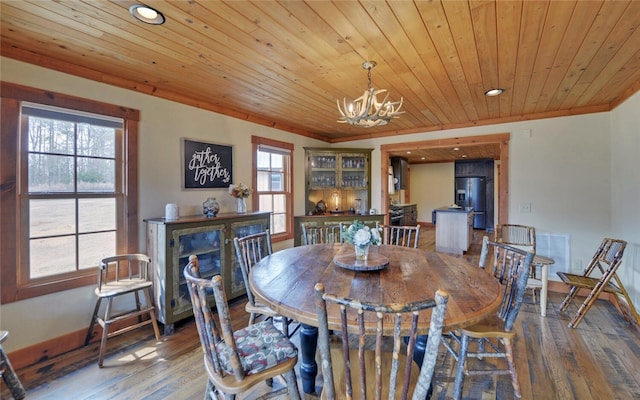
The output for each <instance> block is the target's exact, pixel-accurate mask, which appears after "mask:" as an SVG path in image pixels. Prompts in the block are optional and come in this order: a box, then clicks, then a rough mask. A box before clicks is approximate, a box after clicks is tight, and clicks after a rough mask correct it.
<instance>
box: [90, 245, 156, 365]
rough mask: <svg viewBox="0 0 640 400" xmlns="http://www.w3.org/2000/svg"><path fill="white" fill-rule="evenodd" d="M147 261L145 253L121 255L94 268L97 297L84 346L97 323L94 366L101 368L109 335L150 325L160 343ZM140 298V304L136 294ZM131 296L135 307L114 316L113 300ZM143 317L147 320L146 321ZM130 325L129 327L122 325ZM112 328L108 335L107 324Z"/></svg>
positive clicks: (101, 262) (103, 261) (149, 260)
mask: <svg viewBox="0 0 640 400" xmlns="http://www.w3.org/2000/svg"><path fill="white" fill-rule="evenodd" d="M150 263H151V259H150V258H149V256H147V255H146V254H121V255H117V256H113V257H107V258H103V259H102V260H100V266H99V268H98V286H97V287H96V288H95V291H94V292H95V295H96V297H97V298H98V299H97V301H96V305H95V307H94V310H93V314H92V315H91V322H90V323H89V329H87V335H86V337H85V340H84V345H85V346H88V345H89V342H90V341H91V336H92V335H93V327H94V325H95V323H96V322H97V323H98V324H99V325H100V326H101V327H102V339H101V341H100V350H99V353H98V366H99V367H102V365H103V362H104V356H105V352H106V348H107V339H108V338H110V337H113V336H117V335H120V334H122V333H125V332H129V331H131V330H133V329H137V328H140V327H143V326H145V325H149V324H151V325H153V332H154V334H155V335H156V340H158V341H160V330H159V329H158V322H157V321H156V314H155V307H154V306H153V302H152V301H151V293H150V289H151V286H152V285H153V283H152V282H151V279H150V275H149V264H150ZM141 294H142V295H143V296H144V299H145V301H144V303H142V302H141V301H140V295H141ZM132 296H133V300H134V301H135V308H133V309H130V310H127V311H123V312H118V313H114V310H113V301H114V299H116V298H118V297H120V298H122V297H129V298H131V297H132ZM103 300H106V301H107V305H106V307H105V310H104V314H102V315H99V311H100V305H101V303H102V301H103ZM144 317H147V318H146V319H145V318H144ZM125 322H130V324H129V325H124V326H123V325H122V324H123V323H125ZM112 324H114V325H116V330H114V331H111V332H110V327H111V325H112Z"/></svg>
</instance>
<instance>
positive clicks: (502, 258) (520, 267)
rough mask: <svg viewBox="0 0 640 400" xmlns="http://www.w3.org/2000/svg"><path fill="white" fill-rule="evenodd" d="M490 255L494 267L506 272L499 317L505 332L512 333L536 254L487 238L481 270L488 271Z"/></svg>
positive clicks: (484, 244)
mask: <svg viewBox="0 0 640 400" xmlns="http://www.w3.org/2000/svg"><path fill="white" fill-rule="evenodd" d="M492 248H493V251H492V250H491V249H492ZM489 255H493V257H492V258H493V263H494V264H493V265H494V266H495V265H498V268H499V269H500V270H502V271H504V273H503V274H502V280H501V283H502V284H503V285H504V292H503V296H502V301H501V303H500V309H499V310H498V316H499V317H500V318H501V319H502V320H503V321H505V330H506V331H511V329H513V325H514V323H515V320H516V318H517V316H518V312H519V311H520V306H521V305H522V299H523V297H524V294H525V292H526V289H527V279H528V277H529V270H530V269H531V263H532V262H533V258H534V257H535V253H534V252H533V251H532V250H529V251H525V250H523V249H520V248H517V247H514V246H510V245H508V244H504V243H499V242H492V241H490V240H489V238H488V237H487V236H485V237H484V238H482V251H481V253H480V267H481V268H483V269H486V266H487V261H488V260H489Z"/></svg>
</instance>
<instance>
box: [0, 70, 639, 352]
mask: <svg viewBox="0 0 640 400" xmlns="http://www.w3.org/2000/svg"><path fill="white" fill-rule="evenodd" d="M0 61H1V62H2V64H1V70H0V73H1V76H2V79H3V80H5V81H9V82H14V83H18V84H23V85H27V86H32V87H37V88H42V89H48V90H52V91H56V92H61V93H67V94H71V95H75V96H80V97H85V98H90V99H94V100H99V101H102V102H107V103H112V104H118V105H122V106H126V107H131V108H135V109H138V110H140V112H141V113H140V115H141V123H140V166H139V167H140V187H141V191H140V217H141V219H140V243H141V246H143V247H144V241H145V239H144V232H145V231H144V223H143V221H142V219H144V218H148V217H157V216H162V215H163V212H164V205H165V204H166V203H168V202H176V203H178V204H179V206H180V209H181V214H183V215H184V214H188V213H195V212H196V210H198V209H199V207H200V205H201V203H202V201H203V200H204V199H205V198H206V197H207V196H215V197H217V198H218V200H220V201H221V204H222V209H223V211H224V210H229V211H231V210H233V204H232V202H231V199H230V198H229V196H228V194H227V193H226V190H223V189H220V190H211V191H184V190H181V189H180V176H179V171H180V138H182V137H188V138H196V139H203V140H210V141H212V142H215V143H222V144H229V145H232V146H233V147H234V165H236V166H237V165H240V164H239V162H244V160H246V162H247V163H248V162H249V160H251V155H250V145H249V143H250V136H251V135H259V136H264V137H269V138H274V139H277V140H283V141H287V142H290V143H293V144H294V145H295V158H294V171H296V175H295V180H294V185H295V193H294V195H295V204H294V207H295V213H296V214H301V213H302V212H303V211H304V202H305V199H304V174H303V171H304V151H303V149H302V147H303V146H327V144H326V143H323V142H319V141H315V140H311V139H307V138H304V137H301V136H297V135H293V134H289V133H287V132H282V131H279V130H276V129H272V128H268V127H264V126H261V125H255V124H252V123H248V122H245V121H240V120H236V119H233V118H229V117H226V116H222V115H218V114H215V113H211V112H207V111H203V110H199V109H195V108H193V107H187V106H184V105H180V104H177V103H173V102H170V101H166V100H162V99H157V98H154V97H151V96H147V95H143V94H139V93H135V92H131V91H127V90H123V89H119V88H116V87H112V86H108V85H104V84H100V83H96V82H93V81H89V80H86V79H80V78H75V77H72V76H69V75H66V74H61V73H58V72H55V71H51V70H45V69H42V68H39V67H35V66H31V65H29V64H24V63H20V62H16V61H13V60H10V59H6V58H2V59H1V60H0ZM639 103H640V94H636V95H635V96H634V97H633V98H632V99H630V100H628V101H627V102H625V104H623V105H622V106H621V107H619V108H618V109H616V110H615V112H613V113H599V114H591V115H584V116H573V117H564V118H553V119H547V120H538V121H526V122H520V123H510V124H500V125H491V126H484V127H474V128H467V129H456V130H450V131H442V132H430V133H423V134H413V135H406V136H402V137H401V138H400V139H399V138H398V137H397V136H395V137H390V138H382V139H371V140H363V141H354V142H349V143H341V144H339V145H338V147H345V146H346V147H372V148H374V149H375V150H374V152H373V155H372V171H373V179H372V205H371V207H374V208H378V209H379V208H380V204H381V198H382V196H383V195H386V194H383V193H381V184H380V177H381V173H382V172H383V171H381V160H380V150H379V149H380V145H381V144H387V143H392V142H398V141H402V142H411V141H419V140H431V139H439V138H450V137H459V136H473V135H486V134H494V133H504V132H510V133H511V135H512V138H511V145H510V152H511V159H510V165H509V167H510V198H509V214H510V215H511V221H513V222H518V223H523V224H531V225H535V226H536V227H539V229H540V230H541V231H547V232H551V233H563V234H568V235H569V236H570V238H571V258H572V260H574V262H575V260H582V261H583V263H584V262H585V261H586V260H588V258H589V257H590V256H591V255H592V254H593V251H594V250H595V248H596V247H597V245H598V244H599V242H600V241H601V240H602V238H603V237H604V236H606V235H614V236H616V235H617V236H618V237H620V238H622V239H625V240H628V241H630V242H632V243H633V246H635V247H634V248H636V249H637V248H638V243H640V237H639V235H640V229H638V228H639V227H640V221H639V218H640V217H639V216H638V215H639V214H640V213H638V211H637V209H635V208H630V207H629V206H628V205H629V204H632V205H635V207H636V208H637V204H638V199H639V193H640V179H638V178H637V172H635V171H637V163H636V161H635V160H636V158H637V155H638V154H640V143H639V142H640V139H639V136H640V135H639V134H638V128H637V127H638V126H640V120H639V118H640V117H639V116H638V114H639V113H638V112H637V110H638V109H640V104H639ZM612 137H613V138H615V139H616V141H612V140H611V138H612ZM622 143H624V144H622ZM244 165H248V164H244ZM436 168H437V167H436ZM444 169H446V166H443V171H436V172H432V171H414V170H413V169H412V179H414V176H415V177H420V176H421V175H423V176H427V177H428V178H429V179H434V180H437V181H438V182H442V183H443V182H445V181H446V180H448V179H449V174H450V177H451V181H452V180H453V171H452V169H451V172H450V173H449V172H446V171H444ZM384 173H385V175H384V176H385V177H386V171H384ZM414 174H415V175H414ZM234 175H235V177H234V180H235V181H236V182H239V181H241V182H245V183H247V182H250V181H251V171H250V168H235V170H234ZM451 185H452V183H451ZM452 192H453V189H452V187H451V190H449V193H452ZM443 193H444V192H443ZM412 196H415V199H413V198H412V199H411V200H412V202H419V203H423V202H425V203H424V204H425V206H419V213H420V214H419V219H420V220H427V221H430V219H431V218H430V209H432V208H433V207H435V205H436V204H438V206H439V205H442V202H443V200H444V204H447V203H449V202H450V200H451V198H450V197H449V198H447V197H446V196H444V197H442V198H431V197H430V196H431V194H430V193H429V192H428V191H423V190H418V191H416V193H415V194H414V191H413V190H412ZM523 202H527V203H531V213H529V214H522V213H519V211H518V205H519V204H520V203H523ZM425 212H426V213H427V217H425V216H424V213H425ZM630 215H631V217H630ZM286 245H290V243H285V244H279V247H278V248H281V247H282V246H286ZM635 251H636V253H637V252H638V250H635ZM627 256H628V255H627ZM639 259H640V256H638V255H637V254H636V255H635V258H633V260H635V261H633V263H631V262H630V261H627V262H629V263H631V264H632V265H634V267H633V270H631V271H629V272H628V274H629V275H628V276H627V278H628V279H629V281H631V282H635V284H634V285H633V286H631V285H630V286H629V287H627V289H628V290H629V291H630V292H631V293H632V296H634V301H635V304H636V306H640V294H639V293H638V292H639V291H640V283H639V282H638V275H639V274H640V272H638V270H639V268H638V260H639ZM571 268H572V266H567V269H571ZM92 290H93V288H92V287H90V286H87V287H84V288H79V289H75V290H70V291H66V292H63V293H58V294H54V295H50V296H42V297H39V298H35V299H29V300H25V301H20V302H16V303H11V304H7V305H2V306H0V327H1V328H2V329H7V330H10V331H11V340H10V341H9V342H7V343H5V348H6V349H7V350H8V351H12V350H15V349H20V348H24V347H27V346H30V345H33V344H35V343H39V342H42V341H45V340H48V339H51V338H55V337H58V336H61V335H63V334H66V333H70V332H74V331H77V330H81V329H84V328H85V327H86V326H87V324H88V318H89V316H90V314H91V309H92V304H93V301H94V296H93V294H92ZM34 325H35V326H38V327H39V329H32V328H31V327H32V326H34Z"/></svg>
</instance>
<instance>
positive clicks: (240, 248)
mask: <svg viewBox="0 0 640 400" xmlns="http://www.w3.org/2000/svg"><path fill="white" fill-rule="evenodd" d="M233 245H234V247H235V250H236V259H237V261H238V263H239V264H240V269H241V271H242V278H243V280H244V286H245V289H246V292H247V304H245V307H244V309H245V311H246V312H248V313H249V325H253V324H254V323H255V321H256V318H257V317H258V316H260V315H263V316H264V317H266V318H272V319H278V320H280V321H281V322H282V331H283V332H284V334H285V335H287V336H290V335H289V325H290V323H291V321H290V320H289V319H287V318H285V317H283V316H281V315H280V314H278V313H277V312H276V311H274V310H273V309H271V308H270V307H269V306H266V305H264V304H262V303H260V302H259V301H258V300H256V297H255V295H254V294H253V292H252V291H251V287H250V286H249V273H251V269H252V268H253V266H254V265H256V264H257V263H258V261H260V260H262V259H263V258H264V257H266V256H268V255H270V254H272V253H273V248H272V245H271V233H270V232H269V229H265V231H264V232H260V233H255V234H252V235H247V236H244V237H241V238H239V237H235V238H234V239H233Z"/></svg>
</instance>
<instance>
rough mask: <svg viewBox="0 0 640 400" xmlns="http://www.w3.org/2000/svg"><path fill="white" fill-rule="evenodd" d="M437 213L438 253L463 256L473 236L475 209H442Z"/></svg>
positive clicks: (436, 210)
mask: <svg viewBox="0 0 640 400" xmlns="http://www.w3.org/2000/svg"><path fill="white" fill-rule="evenodd" d="M435 212H436V251H441V252H445V253H453V254H462V253H464V252H465V251H467V250H469V246H470V244H471V238H472V235H473V208H471V207H466V208H464V207H458V208H456V207H440V208H437V209H435Z"/></svg>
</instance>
